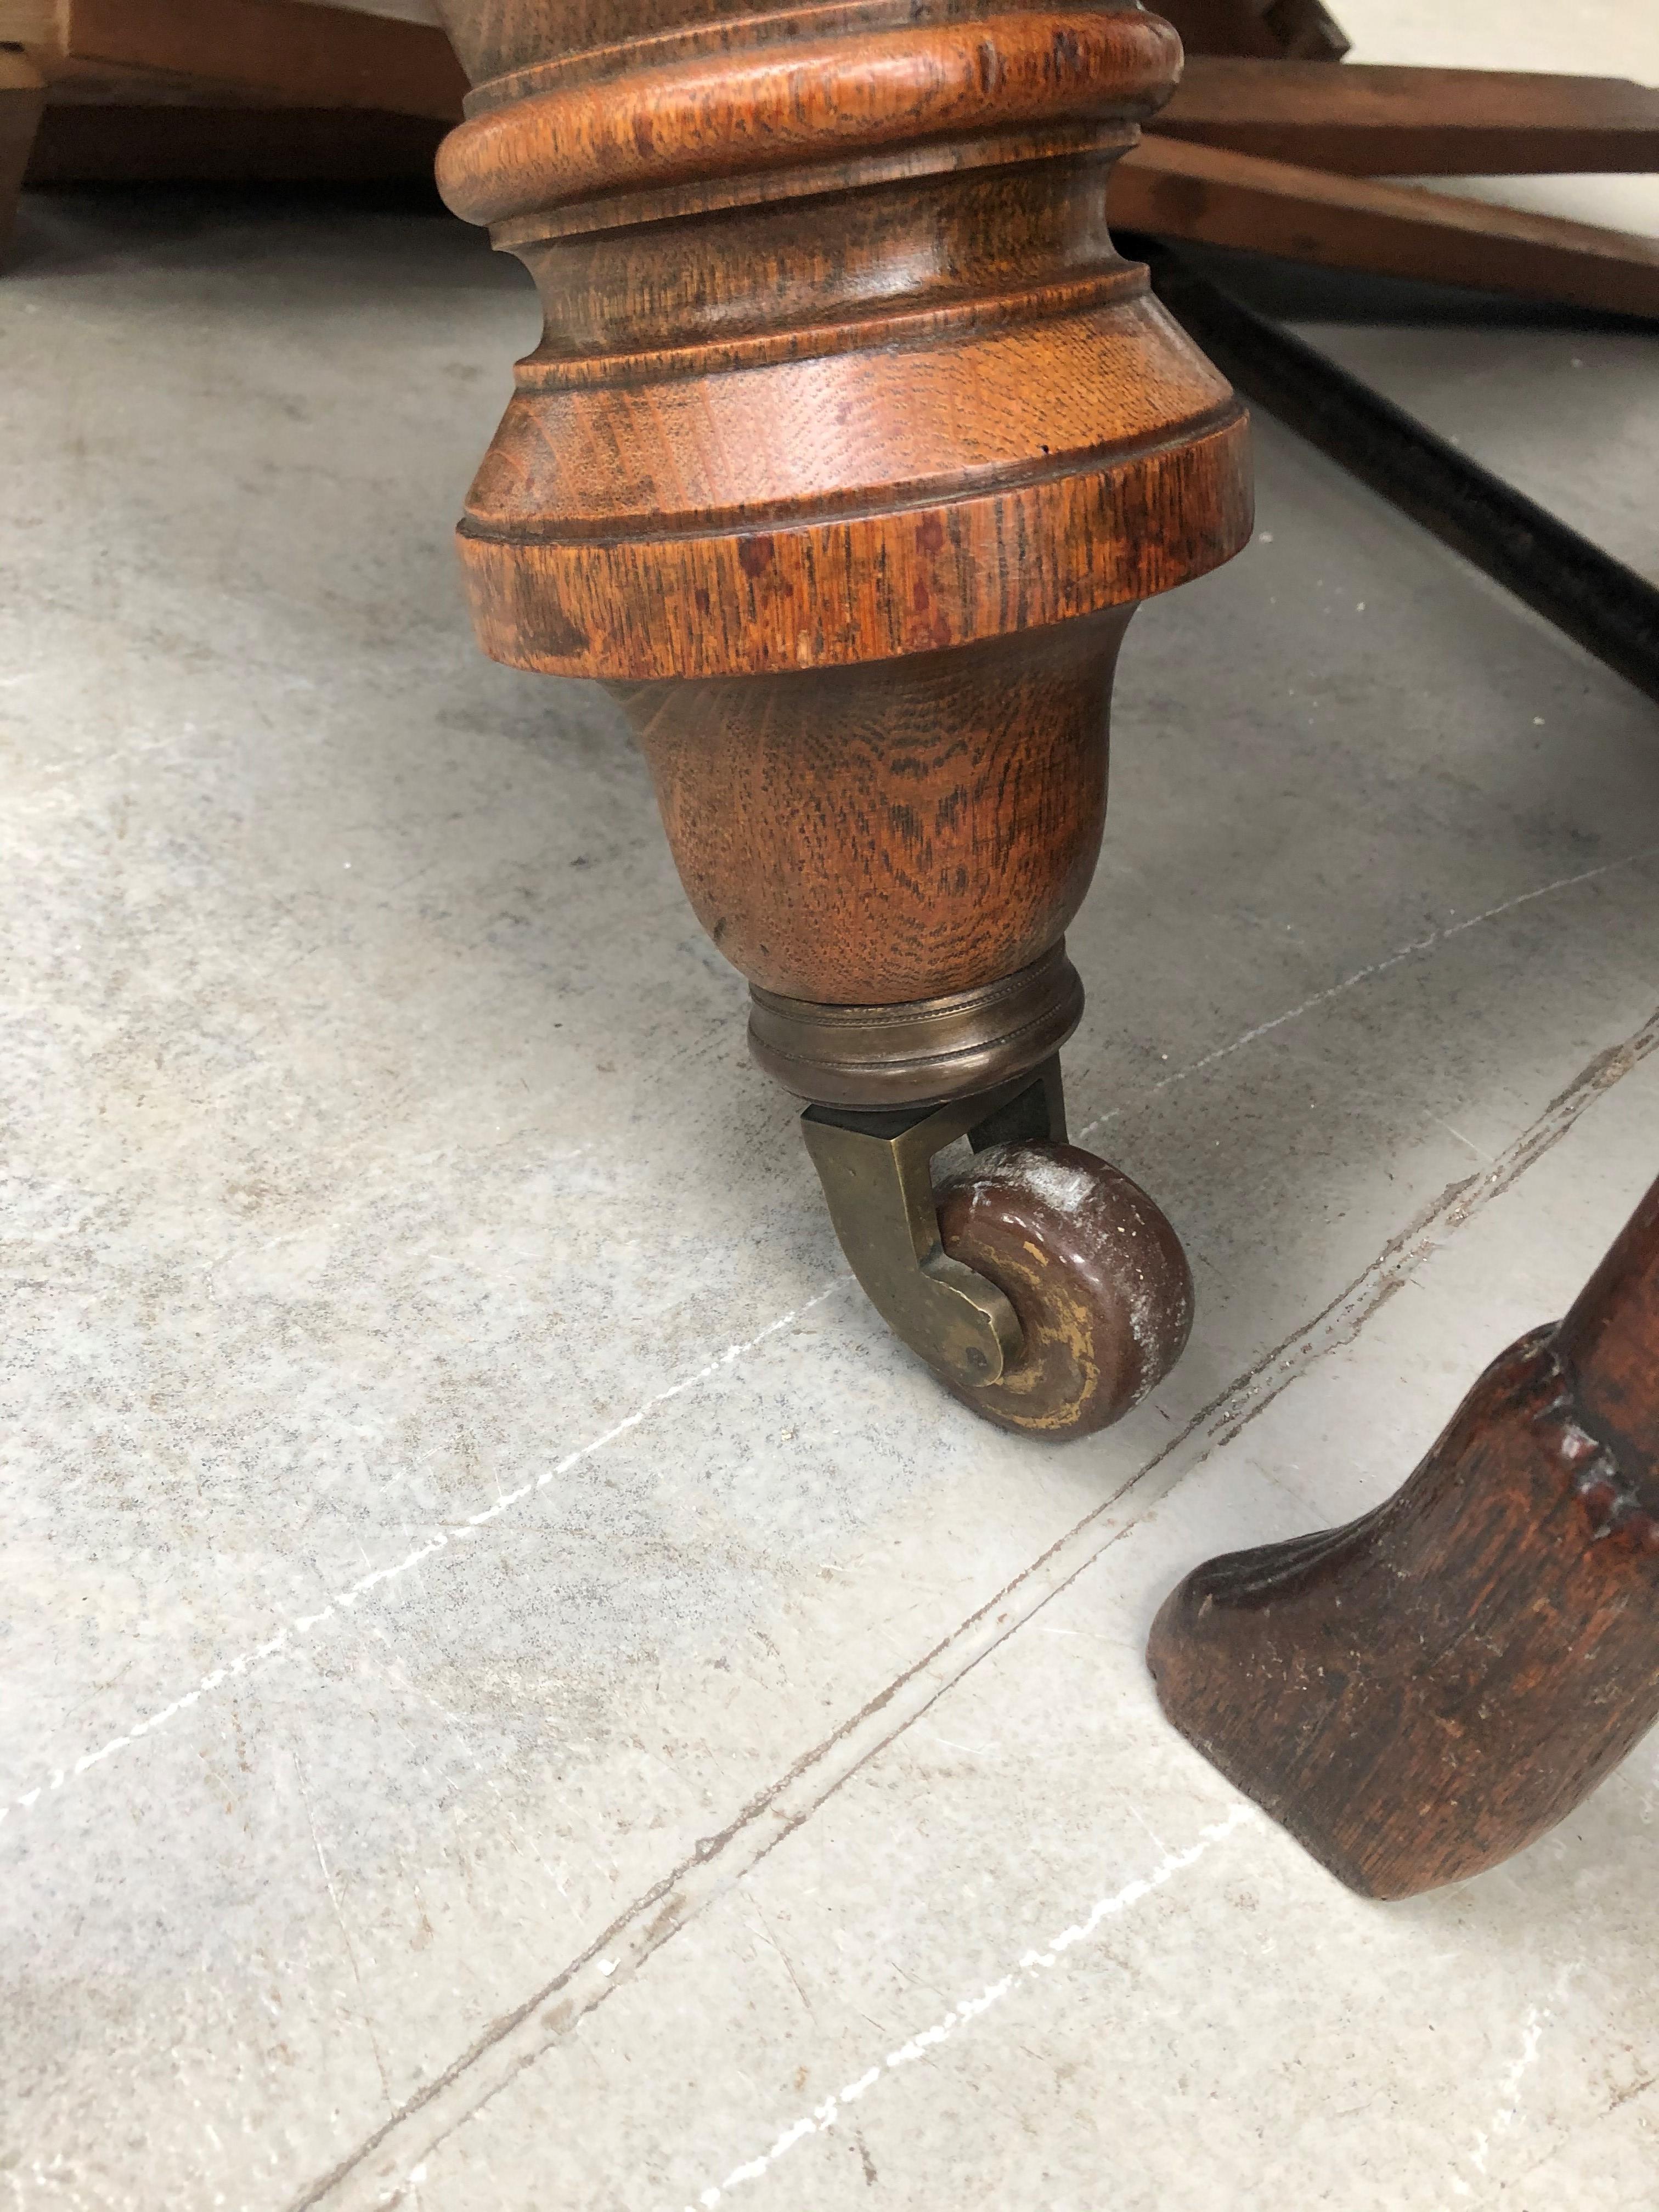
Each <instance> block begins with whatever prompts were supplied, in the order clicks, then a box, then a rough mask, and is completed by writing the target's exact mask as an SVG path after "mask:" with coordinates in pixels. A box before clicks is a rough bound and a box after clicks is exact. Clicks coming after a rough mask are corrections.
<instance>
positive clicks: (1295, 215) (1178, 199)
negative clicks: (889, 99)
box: [1107, 138, 1659, 317]
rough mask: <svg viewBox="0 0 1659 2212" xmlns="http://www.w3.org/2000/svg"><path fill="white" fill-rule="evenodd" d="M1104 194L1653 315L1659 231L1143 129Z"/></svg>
mask: <svg viewBox="0 0 1659 2212" xmlns="http://www.w3.org/2000/svg"><path fill="white" fill-rule="evenodd" d="M1107 205H1108V212H1109V219H1110V221H1111V222H1112V223H1113V224H1114V225H1115V226H1117V227H1121V228H1123V229H1125V230H1146V231H1151V232H1152V233H1154V234H1158V235H1160V236H1163V237H1165V238H1187V239H1195V240H1201V241H1202V242H1203V243H1205V244H1206V245H1211V246H1247V247H1251V248H1254V249H1255V251H1257V252H1261V253H1275V254H1282V255H1283V256H1284V257H1285V258H1286V259H1287V260H1291V261H1311V262H1316V263H1318V264H1320V265H1321V266H1322V267H1324V268H1328V269H1363V270H1370V271H1373V272H1375V273H1376V274H1379V275H1383V276H1413V277H1419V278H1423V279H1426V280H1428V281H1430V282H1432V283H1444V284H1470V285H1475V286H1478V287H1479V288H1480V289H1483V290H1486V291H1492V292H1515V293H1519V294H1521V295H1523V296H1524V297H1526V298H1528V299H1534V300H1554V301H1562V302H1564V303H1565V304H1566V305H1569V306H1571V307H1592V308H1601V309H1603V310H1605V311H1607V312H1609V313H1615V314H1629V315H1651V316H1656V317H1659V240H1655V239H1650V238H1636V237H1632V236H1631V235H1630V234H1628V233H1626V232H1625V231H1619V230H1601V229H1598V228H1595V226H1594V225H1593V224H1590V223H1583V222H1563V221H1561V220H1559V218H1557V217H1555V216H1542V215H1527V214H1522V212H1521V211H1520V210H1518V209H1515V208H1502V207H1492V206H1490V205H1489V204H1487V203H1486V202H1485V201H1482V200H1468V199H1454V198H1453V197H1451V196H1450V195H1449V193H1445V192H1431V191H1419V190H1417V189H1415V188H1413V186H1410V185H1386V184H1378V183H1376V182H1374V181H1372V180H1370V179H1361V178H1357V177H1337V176H1331V175H1329V174H1328V173H1325V172H1324V171H1322V170H1318V169H1304V168H1298V167H1293V166H1292V165H1291V163H1289V162H1285V161H1259V160H1257V159H1256V158H1255V157H1254V156H1253V155H1249V154H1234V153H1231V152H1230V151H1228V150H1227V149H1225V148H1224V147H1219V146H1199V145H1188V144H1184V143H1182V142H1181V141H1180V140H1179V139H1173V138H1146V139H1143V140H1142V142H1141V143H1140V144H1139V146H1137V147H1134V148H1133V149H1132V150H1131V151H1130V152H1129V153H1127V154H1126V155H1123V157H1122V158H1121V161H1119V162H1118V163H1117V165H1116V167H1115V168H1114V170H1113V172H1112V183H1111V190H1110V194H1109V199H1108V203H1107Z"/></svg>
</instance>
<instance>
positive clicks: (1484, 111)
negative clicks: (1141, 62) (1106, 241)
mask: <svg viewBox="0 0 1659 2212" xmlns="http://www.w3.org/2000/svg"><path fill="white" fill-rule="evenodd" d="M1148 128H1149V129H1150V130H1152V131H1157V132H1158V135H1159V136H1160V137H1175V138H1187V139H1197V140H1200V141H1201V142H1202V143H1204V144H1206V145H1208V146H1224V147H1227V148H1229V149H1231V151H1232V152H1234V153H1237V154H1251V155H1255V156H1256V157H1257V158H1258V159H1261V160H1265V161H1294V162H1297V163H1298V164H1299V165H1301V166H1302V167H1304V168H1310V169H1331V170H1337V171H1340V172H1342V173H1345V174H1346V175H1349V176H1357V177H1389V176H1393V177H1459V176H1462V177H1511V176H1521V175H1546V176H1548V175H1562V176H1565V175H1580V174H1583V173H1586V172H1588V171H1593V170H1595V171H1613V172H1632V171H1640V170H1648V169H1659V91H1656V90H1654V89H1652V88H1650V87H1649V86H1647V85H1644V84H1632V83H1631V82H1629V81H1628V80H1627V79H1626V78H1623V77H1607V76H1547V75H1546V74H1543V73H1541V72H1533V71H1524V70H1461V69H1393V68H1385V67H1383V66H1381V65H1378V64H1368V63H1361V62H1348V63H1346V64H1344V65H1343V67H1342V68H1340V69H1331V68H1328V66H1326V65H1325V64H1322V63H1320V62H1294V61H1278V62H1275V61H1250V60H1243V59H1237V58H1227V57H1222V56H1213V55H1206V54H1193V55H1189V56H1188V61H1187V70H1186V74H1185V76H1183V78H1182V82H1181V83H1180V84H1179V85H1178V86H1177V87H1176V93H1175V96H1174V98H1173V99H1172V100H1170V104H1169V106H1167V107H1165V108H1164V110H1163V111H1162V112H1160V113H1159V114H1158V115H1156V116H1154V117H1153V118H1152V122H1151V124H1150V125H1148Z"/></svg>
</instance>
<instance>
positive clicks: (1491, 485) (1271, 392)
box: [1127, 239, 1659, 699]
mask: <svg viewBox="0 0 1659 2212" xmlns="http://www.w3.org/2000/svg"><path fill="white" fill-rule="evenodd" d="M1127 251H1129V252H1133V253H1134V254H1135V255H1137V256H1138V257H1139V258H1141V259H1143V260H1145V261H1146V263H1147V264H1148V266H1149V267H1150V268H1151V270H1152V289H1154V291H1155V292H1156V293H1157V294H1158V298H1159V299H1160V300H1162V301H1163V302H1164V306H1165V307H1168V309H1169V310H1170V313H1171V314H1172V315H1174V316H1175V317H1176V320H1177V321H1179V322H1180V323H1182V324H1183V325H1185V327H1186V328H1187V330H1188V331H1190V332H1191V334H1192V336H1193V337H1194V338H1195V339H1196V340H1197V341H1198V343H1199V344H1200V345H1201V346H1202V347H1203V349H1204V350H1205V352H1206V353H1207V354H1208V355H1209V356H1210V357H1211V359H1212V361H1213V362H1215V364H1216V367H1217V368H1218V369H1220V370H1221V372H1222V374H1224V375H1225V376H1226V377H1228V378H1229V379H1230V380H1231V382H1232V383H1233V384H1235V385H1236V386H1237V387H1238V389H1239V390H1240V391H1241V392H1243V393H1244V395H1245V396H1246V398H1249V399H1253V400H1255V402H1256V403H1257V404H1259V405H1260V406H1262V407H1265V408H1267V410H1268V411H1269V413H1271V414H1273V415H1277V416H1279V419H1280V420H1281V421H1282V422H1286V423H1288V424H1289V426H1290V428H1291V429H1293V430H1295V431H1297V433H1298V434H1299V435H1301V436H1302V437H1304V438H1306V439H1307V440H1308V441H1309V443H1310V445H1314V446H1317V447H1319V449H1320V450H1321V452H1322V453H1328V454H1329V455H1330V456H1331V458H1332V459H1333V460H1336V461H1340V463H1341V465H1342V466H1343V467H1344V468H1346V469H1347V470H1348V471H1350V472H1351V473H1352V475H1354V476H1357V477H1358V478H1359V479H1360V481H1361V483H1366V484H1369V485H1370V488H1371V489H1372V490H1373V491H1376V492H1380V493H1381V494H1382V495H1383V498H1384V499H1386V500H1389V501H1392V502H1393V504H1394V505H1395V507H1399V508H1400V509H1401V512H1402V513H1406V514H1408V515H1410V516H1411V518H1412V519H1413V521H1415V522H1420V523H1421V524H1422V525H1423V526H1424V527H1425V529H1428V530H1431V531H1432V532H1434V534H1435V536H1436V537H1437V538H1442V539H1443V540H1444V542H1445V543H1446V544H1448V545H1450V546H1452V547H1454V548H1455V550H1456V551H1458V552H1459V553H1461V554H1462V556H1464V558H1465V559H1466V560H1468V561H1472V562H1474V565H1475V567H1476V568H1482V569H1484V570H1485V571H1486V574H1487V575H1489V576H1491V577H1492V578H1493V579H1494V580H1496V581H1497V582H1498V583H1500V584H1502V585H1503V586H1504V589H1505V590H1506V591H1510V592H1514V594H1515V596H1516V599H1522V600H1524V601H1525V603H1526V604H1527V605H1528V606H1529V607H1531V608H1533V609H1534V610H1535V611H1536V612H1538V613H1539V614H1541V615H1542V616H1543V617H1545V619H1546V620H1547V621H1548V622H1552V623H1554V624H1555V626H1556V628H1557V629H1561V630H1565V633H1566V635H1568V636H1569V637H1571V638H1575V639H1577V642H1578V643H1579V644H1580V645H1582V646H1583V647H1584V648H1585V649H1586V651H1587V652H1589V653H1594V654H1595V657H1596V659H1598V660H1601V661H1604V662H1605V663H1606V664H1607V666H1608V667H1609V668H1612V669H1616V670H1617V671H1618V672H1619V674H1620V676H1622V677H1624V678H1626V681H1627V682H1628V683H1631V684H1634V685H1635V686H1636V688H1637V689H1638V690H1639V691H1644V692H1646V694H1647V695H1648V696H1649V697H1650V699H1659V590H1656V589H1655V587H1654V586H1653V585H1652V584H1650V582H1649V581H1648V580H1647V579H1646V578H1645V577H1644V576H1639V575H1638V574H1637V572H1636V571H1635V569H1634V568H1626V565H1625V563H1624V562H1622V561H1618V560H1615V559H1614V558H1613V556H1612V555H1611V554H1610V553H1604V552H1603V551H1602V550H1601V547H1600V546H1599V545H1595V544H1591V542H1590V540H1589V538H1584V537H1581V536H1580V534H1579V533H1578V532H1577V531H1576V530H1573V529H1571V528H1570V527H1569V526H1568V525H1567V524H1566V523H1565V522H1563V521H1561V520H1560V519H1559V517H1558V516H1556V515H1553V514H1551V513H1549V512H1548V510H1547V508H1545V507H1540V506H1539V505H1538V504H1537V503H1536V501H1533V500H1530V499H1528V497H1527V496H1526V495H1525V493H1524V492H1519V491H1517V490H1516V489H1515V487H1514V485H1513V484H1510V483H1505V482H1504V479H1503V478H1502V477H1497V476H1494V475H1493V474H1492V471H1491V470H1490V469H1483V468H1482V467H1481V465H1480V463H1479V462H1478V461H1472V460H1471V459H1469V458H1468V454H1466V453H1460V452H1459V451H1458V450H1457V448H1456V447H1455V446H1449V445H1448V444H1447V443H1446V441H1445V440H1444V439H1443V438H1437V437H1436V436H1435V435H1434V433H1433V431H1432V430H1429V429H1425V428H1424V426H1423V424H1422V423H1420V422H1418V421H1417V420H1416V419H1415V417H1414V416H1410V415H1407V413H1406V412H1405V410H1404V409H1403V408H1400V407H1396V406H1395V404H1394V403H1393V401H1392V400H1389V399H1385V398H1383V395H1382V394H1381V393H1380V392H1373V391H1372V390H1371V388H1370V386H1369V385H1368V384H1364V383H1362V382H1361V381H1360V380H1359V379H1358V377H1356V376H1351V375H1350V374H1348V372H1347V370H1346V369H1345V368H1338V366H1337V364H1336V363H1335V362H1334V361H1331V360H1329V359H1328V357H1327V356H1325V355H1323V354H1322V353H1320V352H1318V351H1316V349H1315V348H1314V347H1312V346H1310V345H1308V344H1306V343H1304V341H1303V340H1302V339H1300V338H1298V337H1294V336H1293V335H1292V334H1291V332H1290V331H1286V330H1283V329H1281V328H1280V327H1279V325H1277V324H1275V323H1272V322H1269V321H1268V320H1267V319H1266V317H1264V316H1261V315H1258V314H1257V313H1255V311H1254V310H1253V309H1252V308H1249V307H1245V306H1244V305H1243V302H1242V301H1238V300H1235V299H1233V298H1231V296H1230V295H1228V294H1227V293H1225V292H1224V291H1223V290H1221V289H1220V288H1219V287H1218V285H1215V284H1212V283H1211V282H1210V281H1209V279H1208V278H1207V277H1206V276H1200V275H1199V274H1198V272H1197V271H1196V270H1194V269H1193V268H1191V267H1190V266H1189V265H1188V264H1187V263H1186V262H1185V261H1183V260H1182V258H1181V256H1180V255H1179V254H1177V253H1175V252H1171V251H1170V248H1169V247H1168V246H1164V245H1163V244H1161V243H1160V242H1159V241H1158V240H1154V239H1136V240H1133V242H1129V243H1127Z"/></svg>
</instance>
